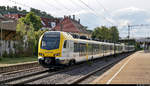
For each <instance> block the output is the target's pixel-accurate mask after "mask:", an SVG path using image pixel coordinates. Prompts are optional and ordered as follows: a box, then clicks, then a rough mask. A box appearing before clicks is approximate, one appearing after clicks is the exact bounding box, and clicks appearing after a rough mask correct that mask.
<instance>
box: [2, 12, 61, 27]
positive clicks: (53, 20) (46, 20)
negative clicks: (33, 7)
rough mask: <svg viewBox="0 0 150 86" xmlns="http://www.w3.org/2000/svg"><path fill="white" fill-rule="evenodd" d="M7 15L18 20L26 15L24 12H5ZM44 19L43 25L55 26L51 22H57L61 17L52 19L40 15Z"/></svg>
mask: <svg viewBox="0 0 150 86" xmlns="http://www.w3.org/2000/svg"><path fill="white" fill-rule="evenodd" d="M4 16H5V17H7V18H11V19H15V20H18V19H19V18H21V17H25V15H24V14H4ZM40 18H41V20H42V22H41V23H42V25H43V27H48V28H53V26H52V25H51V22H55V24H57V23H59V19H50V18H44V17H40Z"/></svg>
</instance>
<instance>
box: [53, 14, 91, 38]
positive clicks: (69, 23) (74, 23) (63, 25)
mask: <svg viewBox="0 0 150 86" xmlns="http://www.w3.org/2000/svg"><path fill="white" fill-rule="evenodd" d="M52 30H54V31H64V32H69V33H73V34H77V35H80V36H86V37H88V38H90V37H91V34H90V33H89V32H88V31H87V30H86V27H85V26H83V25H81V24H80V19H78V20H75V15H73V18H71V16H64V18H63V19H62V20H61V21H60V23H58V24H57V25H56V26H55V27H54V28H53V29H52Z"/></svg>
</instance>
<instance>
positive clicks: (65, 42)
mask: <svg viewBox="0 0 150 86" xmlns="http://www.w3.org/2000/svg"><path fill="white" fill-rule="evenodd" d="M63 48H67V40H65V41H64V46H63Z"/></svg>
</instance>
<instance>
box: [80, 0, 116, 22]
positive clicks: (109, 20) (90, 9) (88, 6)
mask: <svg viewBox="0 0 150 86" xmlns="http://www.w3.org/2000/svg"><path fill="white" fill-rule="evenodd" d="M79 1H80V2H81V3H82V4H84V5H85V6H86V7H88V8H89V9H90V10H91V11H92V12H94V14H95V15H96V16H98V15H97V13H96V12H95V10H94V9H93V8H91V7H90V6H88V5H87V4H86V3H85V2H83V1H82V0H79ZM99 15H101V14H99ZM101 16H102V15H101ZM102 17H103V18H104V19H105V20H106V21H108V22H109V23H111V24H112V25H113V23H112V22H111V21H110V20H108V19H107V18H106V17H104V16H102Z"/></svg>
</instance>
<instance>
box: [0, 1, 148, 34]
mask: <svg viewBox="0 0 150 86" xmlns="http://www.w3.org/2000/svg"><path fill="white" fill-rule="evenodd" d="M0 1H1V3H0V5H1V6H2V5H9V6H14V5H17V6H20V7H22V8H23V9H27V10H29V9H30V8H29V7H33V8H37V9H40V10H42V11H46V12H48V13H50V14H51V15H53V16H56V17H62V16H64V15H73V14H75V15H76V19H78V18H80V19H81V24H83V25H85V26H88V28H89V29H92V30H93V28H95V27H97V26H101V25H106V26H112V25H117V26H118V28H119V32H120V36H121V37H126V36H127V25H128V24H149V23H150V6H149V4H150V0H82V1H83V2H84V3H86V4H87V5H88V6H89V7H90V8H92V9H93V10H94V12H93V11H91V10H90V9H89V8H87V7H86V6H85V5H84V4H83V3H81V1H80V0H0ZM13 1H15V2H18V3H15V2H13ZM149 28H150V26H149V27H135V28H134V29H132V30H131V37H147V36H150V33H149V32H150V29H149Z"/></svg>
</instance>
